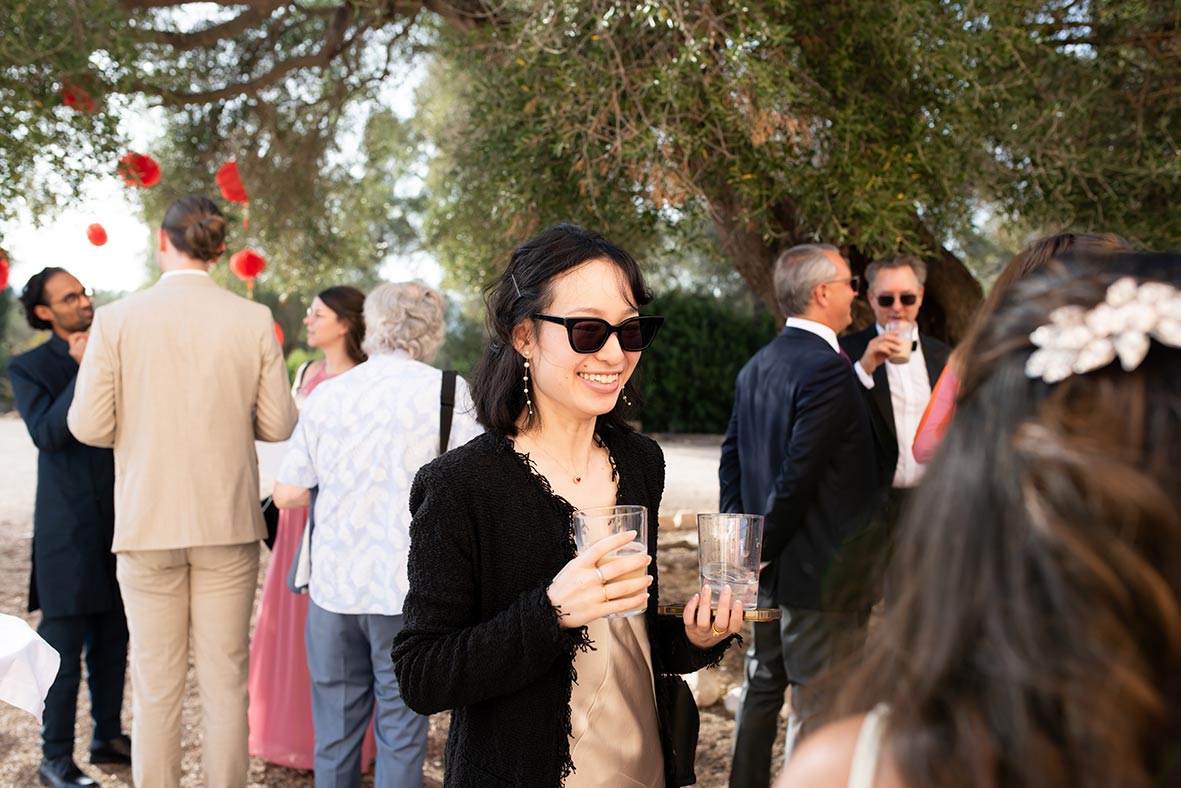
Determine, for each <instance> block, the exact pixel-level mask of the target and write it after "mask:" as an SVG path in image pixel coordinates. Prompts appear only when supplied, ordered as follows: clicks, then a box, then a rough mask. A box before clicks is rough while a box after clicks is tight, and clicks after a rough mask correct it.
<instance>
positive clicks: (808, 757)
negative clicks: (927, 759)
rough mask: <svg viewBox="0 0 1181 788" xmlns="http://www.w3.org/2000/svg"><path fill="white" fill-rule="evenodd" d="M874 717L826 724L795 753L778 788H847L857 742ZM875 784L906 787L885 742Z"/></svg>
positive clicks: (878, 787) (884, 787) (887, 787)
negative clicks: (866, 725) (869, 720)
mask: <svg viewBox="0 0 1181 788" xmlns="http://www.w3.org/2000/svg"><path fill="white" fill-rule="evenodd" d="M869 717H870V715H867V714H858V715H855V716H852V717H845V718H843V719H840V720H837V721H835V722H832V723H829V724H828V725H825V726H824V727H823V728H821V729H820V730H818V731H816V733H814V734H812V735H811V736H809V737H808V738H806V739H804V741H803V742H802V743H801V744H800V746H799V749H797V750H796V751H795V752H794V753H792V756H791V759H790V760H788V762H787V766H786V767H785V768H784V770H783V773H782V774H781V775H780V776H779V779H778V780H777V781H776V782H775V788H845V786H847V785H848V784H849V775H850V772H851V771H852V770H853V759H854V757H855V755H856V752H857V740H858V738H859V737H860V735H861V731H862V728H863V726H864V725H865V724H866V721H867V720H868V719H869ZM871 785H872V786H873V788H906V786H905V783H903V781H902V778H901V776H900V775H899V774H898V770H897V769H896V768H895V764H894V761H893V760H892V758H891V756H890V750H889V747H887V746H886V743H885V741H882V742H881V743H880V744H879V747H878V750H877V759H876V762H875V764H874V773H873V775H872V780H871Z"/></svg>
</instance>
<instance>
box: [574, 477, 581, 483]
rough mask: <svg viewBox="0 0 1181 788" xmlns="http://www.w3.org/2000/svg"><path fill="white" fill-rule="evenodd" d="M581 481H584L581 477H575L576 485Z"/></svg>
mask: <svg viewBox="0 0 1181 788" xmlns="http://www.w3.org/2000/svg"><path fill="white" fill-rule="evenodd" d="M581 481H582V477H581V476H575V477H574V483H575V484H578V483H579V482H581Z"/></svg>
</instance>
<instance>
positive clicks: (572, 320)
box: [533, 314, 664, 353]
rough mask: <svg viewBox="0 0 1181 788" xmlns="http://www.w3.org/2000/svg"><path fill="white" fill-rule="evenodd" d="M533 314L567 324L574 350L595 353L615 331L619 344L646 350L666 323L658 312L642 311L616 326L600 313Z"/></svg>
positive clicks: (629, 349) (561, 324)
mask: <svg viewBox="0 0 1181 788" xmlns="http://www.w3.org/2000/svg"><path fill="white" fill-rule="evenodd" d="M533 317H535V318H537V319H538V320H545V321H547V322H549V323H557V324H558V325H560V326H565V327H566V338H567V339H569V340H570V348H571V349H572V350H573V351H574V352H575V353H595V352H597V351H598V350H599V349H600V348H602V347H603V345H605V344H607V338H608V337H610V336H611V335H612V334H618V335H619V347H621V348H623V349H624V350H626V351H628V352H629V353H635V352H638V351H640V350H645V349H647V347H648V346H649V345H651V344H652V340H653V339H656V332H657V331H659V330H660V327H661V326H662V325H664V318H663V317H659V316H657V315H640V316H639V317H632V318H628V319H627V320H624V321H623V322H622V323H620V324H619V325H617V326H613V325H611V324H610V323H608V322H607V321H606V320H600V319H599V318H597V317H554V316H553V315H542V314H536V315H534V316H533Z"/></svg>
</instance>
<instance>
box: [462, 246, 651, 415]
mask: <svg viewBox="0 0 1181 788" xmlns="http://www.w3.org/2000/svg"><path fill="white" fill-rule="evenodd" d="M591 260H609V261H610V262H612V263H614V264H615V265H616V266H617V267H618V268H619V271H620V273H621V274H622V276H623V279H624V281H626V282H627V287H628V291H629V292H630V295H631V299H632V301H633V302H634V305H635V306H636V307H637V308H639V307H641V306H645V305H647V304H649V303H651V302H652V293H651V292H649V290H648V289H647V287H645V285H644V277H643V275H642V274H641V273H640V266H639V265H638V264H637V263H636V261H635V260H634V259H632V256H631V255H629V254H628V253H627V252H625V251H624V250H623V249H620V248H619V247H618V246H616V245H615V244H613V243H611V242H610V241H608V240H606V239H605V238H603V236H601V235H599V234H598V233H596V232H593V231H591V230H584V229H583V228H581V227H576V226H575V225H572V224H558V225H555V226H553V227H550V228H548V229H545V230H542V231H541V232H540V233H539V234H538V235H537V236H535V237H533V238H530V239H529V240H528V241H525V242H524V243H522V244H521V245H520V246H518V247H517V248H516V249H514V250H513V253H512V257H511V258H510V259H509V263H508V267H506V268H505V270H504V272H503V273H502V274H501V275H500V276H499V277H497V278H496V279H495V280H494V281H493V282H491V283H490V284H489V285H488V286H487V287H486V288H485V289H484V303H485V306H486V322H487V325H488V335H489V342H488V346H487V348H485V350H484V355H483V356H482V357H481V359H480V361H479V363H478V364H477V366H476V370H475V373H474V375H473V378H472V399H473V400H474V401H475V405H476V418H477V419H478V420H479V422H480V423H481V424H483V425H484V427H485V428H486V429H488V430H491V431H493V432H496V433H499V434H501V435H507V436H513V435H516V434H517V429H518V424H517V422H518V420H519V419H520V418H521V414H522V411H524V410H525V393H524V391H523V386H522V378H523V377H524V375H525V366H524V361H525V359H524V358H523V357H522V356H521V354H520V353H518V352H517V351H516V350H515V349H514V348H513V341H512V337H513V329H515V328H516V327H517V326H518V325H520V324H521V323H524V322H525V321H526V320H533V315H535V314H537V313H538V312H543V313H544V312H545V310H546V309H547V308H548V307H549V305H550V303H551V302H552V300H553V294H552V288H553V282H554V280H555V279H557V278H558V277H559V276H561V275H562V274H564V273H566V272H567V271H570V270H572V269H574V268H577V267H578V266H580V265H582V264H583V263H586V262H590V261H591ZM536 322H537V321H534V323H535V324H536ZM535 328H536V325H535ZM623 393H624V394H626V395H627V399H629V400H631V405H630V406H629V405H627V403H626V402H625V401H624V398H623V397H622V396H621V397H620V398H619V399H618V401H617V402H616V404H615V408H614V409H612V410H611V412H609V413H606V414H603V415H602V416H599V418H598V424H597V427H598V428H599V429H602V428H604V427H615V428H618V429H630V427H629V426H628V424H627V419H626V416H627V411H629V410H630V409H631V408H635V407H637V406H638V405H639V402H640V399H639V395H638V394H637V393H636V390H635V388H634V387H633V385H632V381H630V380H629V381H628V383H627V385H625V386H624V389H623ZM540 419H541V414H540V411H538V410H537V408H536V406H534V415H533V416H529V415H528V414H526V415H525V421H524V423H523V425H522V426H524V428H525V429H530V428H532V427H534V426H536V425H537V424H538V423H540Z"/></svg>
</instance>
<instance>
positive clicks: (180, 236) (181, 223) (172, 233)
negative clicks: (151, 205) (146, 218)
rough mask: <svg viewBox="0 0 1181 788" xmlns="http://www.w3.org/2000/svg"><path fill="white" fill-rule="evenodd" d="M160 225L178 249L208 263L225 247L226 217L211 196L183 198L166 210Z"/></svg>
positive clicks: (219, 254) (220, 253) (217, 256)
mask: <svg viewBox="0 0 1181 788" xmlns="http://www.w3.org/2000/svg"><path fill="white" fill-rule="evenodd" d="M160 226H161V228H162V229H163V230H164V232H165V233H167V234H168V240H170V241H172V245H173V246H175V247H176V249H177V251H179V252H182V253H184V254H186V255H188V256H189V257H192V258H193V259H195V260H200V261H201V262H203V263H208V262H211V261H213V260H216V259H217V258H219V257H221V256H222V254H223V253H224V252H225V250H226V220H225V217H224V216H222V214H221V209H219V208H218V207H217V205H215V204H214V202H213V200H211V199H209V198H208V197H199V196H196V195H189V196H188V197H181V198H180V199H179V200H176V201H175V202H173V203H172V205H170V206H168V210H167V211H165V212H164V221H163V222H162V223H161V225H160Z"/></svg>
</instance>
